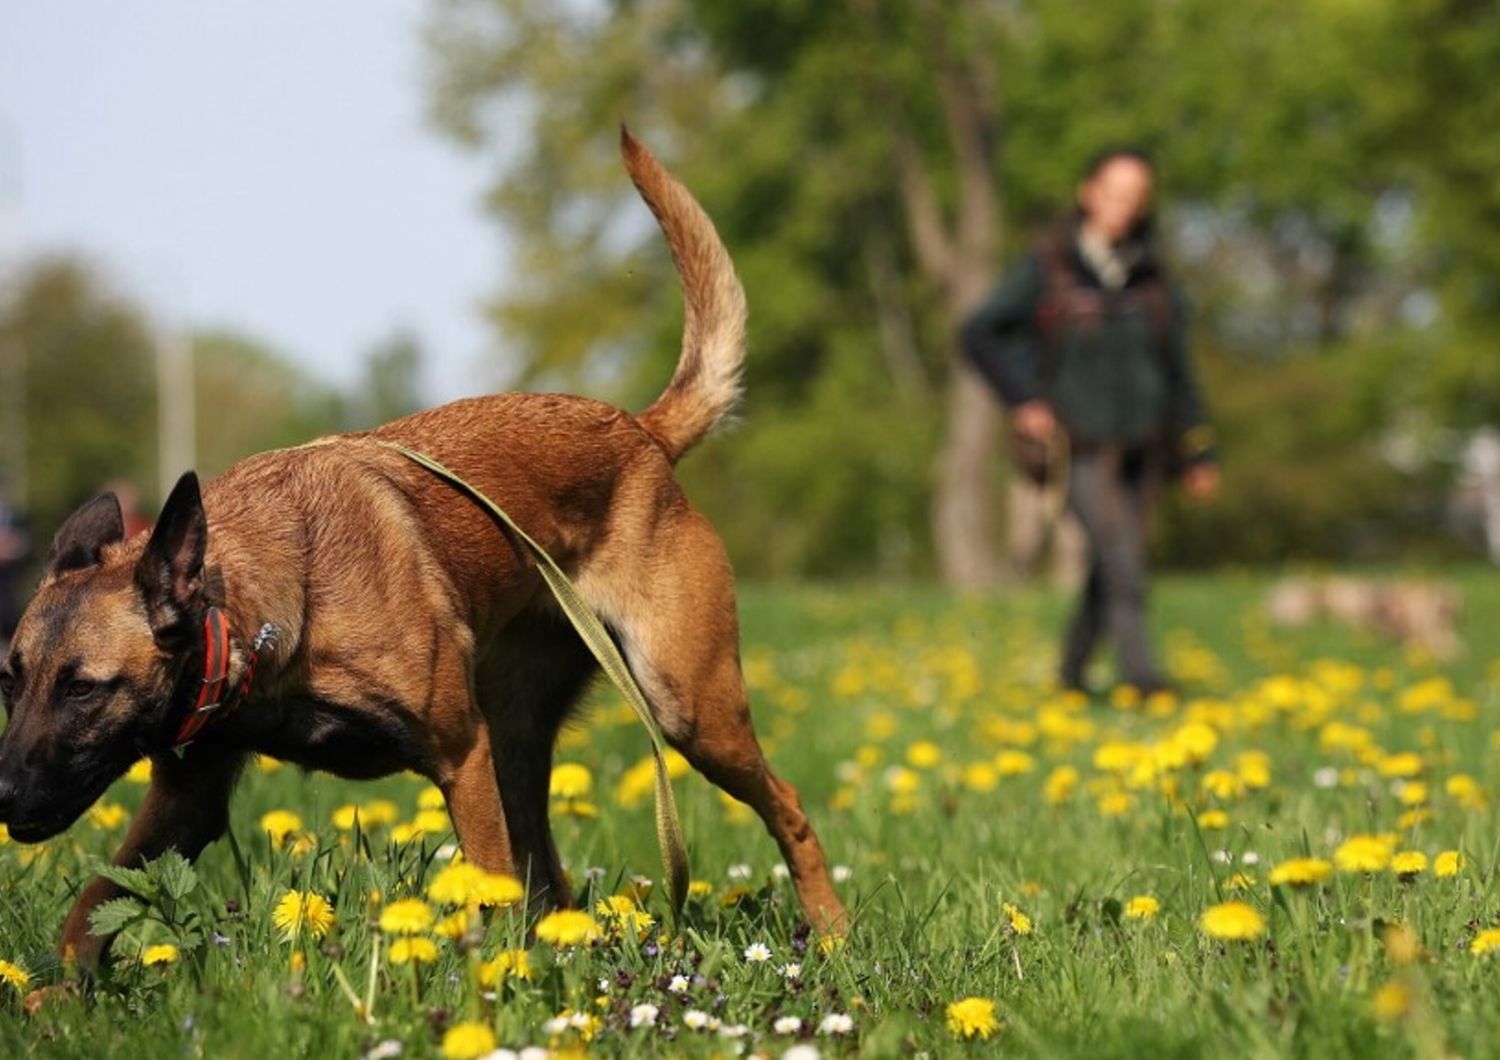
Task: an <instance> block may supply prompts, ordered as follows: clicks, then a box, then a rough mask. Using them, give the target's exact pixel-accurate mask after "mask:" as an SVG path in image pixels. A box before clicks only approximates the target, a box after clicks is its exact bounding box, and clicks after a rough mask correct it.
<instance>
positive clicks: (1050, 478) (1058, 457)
mask: <svg viewBox="0 0 1500 1060" xmlns="http://www.w3.org/2000/svg"><path fill="white" fill-rule="evenodd" d="M1044 444H1045V446H1046V450H1047V480H1046V483H1045V485H1043V486H1042V489H1044V490H1046V491H1047V495H1046V496H1045V498H1044V499H1045V501H1046V504H1045V506H1044V507H1043V508H1042V540H1043V542H1044V546H1043V547H1045V541H1046V539H1047V538H1050V537H1052V536H1053V535H1054V534H1055V533H1056V532H1057V526H1058V524H1059V523H1061V522H1062V517H1063V512H1064V511H1066V510H1067V507H1068V476H1069V475H1070V474H1071V468H1072V463H1071V456H1072V454H1071V452H1070V447H1069V445H1068V434H1067V432H1066V431H1064V430H1063V429H1062V425H1061V424H1059V425H1057V426H1056V427H1054V428H1053V430H1052V436H1051V437H1050V438H1048V439H1047V441H1046V442H1045V443H1044Z"/></svg>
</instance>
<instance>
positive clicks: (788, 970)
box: [781, 962, 802, 979]
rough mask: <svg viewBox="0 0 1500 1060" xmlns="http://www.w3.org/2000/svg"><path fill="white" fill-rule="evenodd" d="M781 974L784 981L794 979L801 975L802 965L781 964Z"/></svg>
mask: <svg viewBox="0 0 1500 1060" xmlns="http://www.w3.org/2000/svg"><path fill="white" fill-rule="evenodd" d="M781 974H782V976H783V977H784V978H786V979H796V978H798V977H799V976H800V975H801V974H802V965H800V964H797V963H795V962H793V963H791V964H783V965H782V966H781Z"/></svg>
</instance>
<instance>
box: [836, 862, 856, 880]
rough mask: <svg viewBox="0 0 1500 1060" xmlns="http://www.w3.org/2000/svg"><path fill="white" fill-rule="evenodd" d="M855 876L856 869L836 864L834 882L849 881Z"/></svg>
mask: <svg viewBox="0 0 1500 1060" xmlns="http://www.w3.org/2000/svg"><path fill="white" fill-rule="evenodd" d="M853 876H854V870H853V869H851V868H850V867H849V866H848V865H835V866H834V867H833V882H834V883H848V882H849V880H850V879H852V878H853Z"/></svg>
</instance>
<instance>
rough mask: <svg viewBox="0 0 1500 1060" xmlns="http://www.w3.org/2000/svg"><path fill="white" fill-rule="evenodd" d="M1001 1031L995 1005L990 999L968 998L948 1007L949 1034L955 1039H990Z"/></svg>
mask: <svg viewBox="0 0 1500 1060" xmlns="http://www.w3.org/2000/svg"><path fill="white" fill-rule="evenodd" d="M999 1029H1000V1020H999V1018H997V1017H996V1015H995V1003H994V1002H993V1001H991V1000H990V999H989V998H984V997H966V998H961V999H960V1000H958V1001H954V1002H953V1003H952V1004H950V1005H949V1006H948V1032H949V1033H950V1034H952V1035H953V1036H954V1037H955V1038H981V1039H982V1038H988V1037H990V1035H992V1034H994V1033H995V1032H996V1031H998V1030H999Z"/></svg>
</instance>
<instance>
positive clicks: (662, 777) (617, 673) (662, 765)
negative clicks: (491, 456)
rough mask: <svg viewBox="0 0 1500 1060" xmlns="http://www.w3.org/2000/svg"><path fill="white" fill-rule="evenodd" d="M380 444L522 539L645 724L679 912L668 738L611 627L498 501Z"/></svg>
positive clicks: (681, 865)
mask: <svg viewBox="0 0 1500 1060" xmlns="http://www.w3.org/2000/svg"><path fill="white" fill-rule="evenodd" d="M379 444H380V445H383V446H386V447H387V448H390V449H394V450H396V452H398V453H400V454H401V455H402V456H405V457H407V458H408V459H410V460H413V461H415V462H416V463H418V464H421V465H422V466H423V467H425V468H426V469H427V470H429V471H431V472H432V473H433V474H434V475H436V476H438V477H439V478H441V479H444V480H446V481H447V482H449V483H451V484H452V485H454V486H457V487H458V488H459V489H460V490H462V491H463V492H465V493H467V494H468V495H469V496H470V497H472V498H474V500H476V501H478V502H479V503H480V504H482V505H483V506H484V507H485V508H486V509H487V510H488V511H489V512H490V514H492V515H493V516H495V518H497V519H499V520H500V521H501V522H502V523H504V524H505V525H506V526H508V527H509V528H510V529H511V530H512V531H513V532H514V533H515V535H516V536H517V537H519V538H520V539H521V540H522V541H523V542H525V544H526V547H527V548H528V549H530V550H531V554H532V555H533V556H534V557H535V558H536V565H537V570H538V571H540V572H541V575H542V578H543V579H544V580H545V581H546V583H547V587H548V588H549V589H551V590H552V595H553V596H555V597H556V598H557V603H558V605H559V606H560V607H561V608H562V609H563V613H564V614H565V615H567V616H568V621H569V622H571V623H572V624H573V628H574V629H576V630H577V631H578V635H579V636H580V637H582V638H583V642H584V644H586V645H588V649H589V651H590V652H592V653H593V655H594V658H595V659H597V660H599V665H600V666H601V667H602V668H603V669H604V672H605V674H606V675H608V677H609V679H610V680H611V681H612V682H614V686H615V687H616V688H618V689H619V690H620V694H621V695H623V696H624V697H625V701H626V702H627V703H629V704H630V706H631V708H632V709H633V710H634V711H635V715H636V717H638V718H640V719H641V724H642V725H644V726H645V727H646V735H647V736H649V737H650V738H651V755H652V757H653V758H654V759H655V761H656V841H657V843H658V844H659V845H660V846H661V862H662V868H663V869H664V870H665V871H666V874H667V885H668V888H669V890H670V893H671V896H672V913H673V915H676V914H678V913H681V912H682V905H683V903H684V902H685V901H686V900H687V892H688V860H687V845H686V844H685V843H684V842H683V839H682V821H681V819H680V818H679V817H678V816H677V800H676V798H675V797H674V796H673V794H672V778H671V776H670V775H668V773H667V760H666V750H667V744H666V740H665V739H664V738H663V737H662V734H661V727H660V726H658V725H657V724H656V717H655V716H654V715H653V714H652V713H651V707H650V704H648V703H647V702H646V695H645V693H644V692H642V691H641V686H640V685H639V684H637V683H636V680H635V676H634V675H633V674H632V673H631V672H630V667H629V666H627V665H626V663H625V659H624V658H623V657H622V656H621V655H620V649H619V648H618V647H616V646H615V642H614V640H613V639H611V637H610V635H609V631H608V630H606V629H605V628H604V623H603V622H601V621H599V616H598V615H596V614H594V609H593V608H591V607H590V606H589V605H588V603H587V602H586V601H585V600H584V599H583V596H582V595H581V594H580V593H579V592H578V587H577V586H576V585H574V584H573V582H572V580H571V579H570V578H569V577H568V576H567V575H566V574H564V573H563V571H562V568H561V567H559V566H558V565H557V562H556V561H555V560H554V559H553V558H552V557H551V556H549V555H548V554H547V550H546V549H544V548H542V546H541V545H539V544H537V543H536V542H535V541H534V540H532V538H531V535H530V534H528V533H526V531H525V530H522V529H521V528H520V527H519V526H517V525H516V524H515V521H514V520H513V519H511V517H510V516H509V515H507V514H506V512H505V509H503V508H501V507H500V505H498V504H496V503H495V502H494V501H492V500H490V499H489V498H488V497H487V496H485V495H484V494H483V493H482V492H481V491H480V490H479V489H477V488H476V487H474V486H471V485H470V484H469V483H468V482H465V481H464V480H463V479H462V478H461V477H460V476H459V475H457V474H456V473H455V472H453V471H450V470H449V469H448V468H446V467H444V466H443V465H442V464H440V463H438V462H437V461H436V460H434V459H432V457H430V456H428V455H427V454H426V453H419V452H417V451H416V450H415V449H408V448H407V447H406V446H404V445H402V444H401V443H399V442H391V441H385V440H379Z"/></svg>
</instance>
